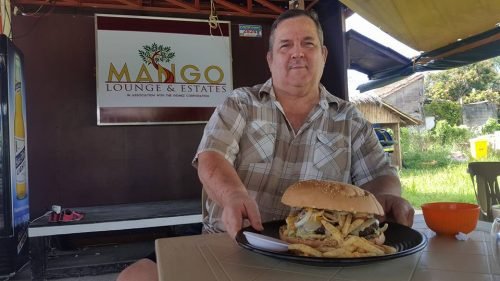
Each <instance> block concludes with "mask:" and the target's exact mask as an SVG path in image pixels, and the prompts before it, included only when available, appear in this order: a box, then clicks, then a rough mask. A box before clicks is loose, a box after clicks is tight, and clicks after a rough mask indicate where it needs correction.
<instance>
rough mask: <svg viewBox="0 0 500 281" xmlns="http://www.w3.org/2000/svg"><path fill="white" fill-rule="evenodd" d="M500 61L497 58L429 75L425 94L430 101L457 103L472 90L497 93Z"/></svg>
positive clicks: (499, 78) (499, 83) (499, 85)
mask: <svg viewBox="0 0 500 281" xmlns="http://www.w3.org/2000/svg"><path fill="white" fill-rule="evenodd" d="M499 68H500V60H499V59H498V58H494V59H490V60H485V61H482V62H478V63H474V64H469V65H466V66H462V67H457V68H453V69H450V70H446V71H440V72H437V73H431V74H429V75H427V77H426V81H425V92H426V95H427V97H429V98H430V99H432V100H448V101H459V100H460V99H461V98H464V97H467V96H469V95H470V94H471V93H472V92H473V90H475V91H478V92H481V91H486V90H492V91H493V92H496V93H497V94H500V93H499V87H500V82H499V81H500V74H499Z"/></svg>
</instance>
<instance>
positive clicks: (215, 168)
mask: <svg viewBox="0 0 500 281" xmlns="http://www.w3.org/2000/svg"><path fill="white" fill-rule="evenodd" d="M198 176H199V177H200V181H201V183H202V184H203V188H204V189H205V191H206V192H207V194H208V196H209V197H210V198H211V199H212V200H215V201H216V202H217V204H219V205H220V206H224V205H225V204H224V203H225V202H224V200H227V199H228V198H231V196H229V195H230V194H233V193H245V194H247V190H246V188H245V186H244V185H243V183H242V182H241V180H240V178H239V177H238V174H237V173H236V170H235V169H234V167H233V166H232V165H231V163H229V162H228V161H227V160H226V159H225V158H224V157H223V156H222V155H220V154H219V153H217V152H212V151H206V152H202V153H200V154H199V155H198Z"/></svg>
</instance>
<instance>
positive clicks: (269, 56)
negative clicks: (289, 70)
mask: <svg viewBox="0 0 500 281" xmlns="http://www.w3.org/2000/svg"><path fill="white" fill-rule="evenodd" d="M266 59H267V66H268V67H269V69H271V63H272V62H273V54H272V53H271V52H270V51H267V55H266Z"/></svg>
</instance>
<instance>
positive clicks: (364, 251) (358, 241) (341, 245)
mask: <svg viewBox="0 0 500 281" xmlns="http://www.w3.org/2000/svg"><path fill="white" fill-rule="evenodd" d="M352 219H353V217H352V216H351V215H347V216H346V218H345V220H344V221H343V225H342V226H340V225H339V226H334V225H333V224H332V223H330V222H328V221H326V220H321V224H322V225H323V226H324V227H325V230H326V235H327V237H326V238H325V240H326V242H328V241H331V242H334V243H325V244H331V245H336V246H321V247H318V248H313V247H310V246H308V245H305V244H290V245H289V246H288V249H289V250H290V251H292V252H294V253H297V254H298V255H302V256H311V257H327V258H355V257H371V256H381V255H387V254H394V253H396V252H397V250H396V249H395V248H394V247H391V246H388V245H377V244H375V243H373V242H371V241H369V240H367V239H365V238H362V237H359V236H355V235H350V231H349V230H351V231H352V229H355V228H357V227H359V226H360V225H361V224H362V223H363V220H362V219H355V220H354V221H352V222H351V220H352ZM358 221H360V222H358ZM385 228H387V227H386V226H385ZM384 230H385V229H384Z"/></svg>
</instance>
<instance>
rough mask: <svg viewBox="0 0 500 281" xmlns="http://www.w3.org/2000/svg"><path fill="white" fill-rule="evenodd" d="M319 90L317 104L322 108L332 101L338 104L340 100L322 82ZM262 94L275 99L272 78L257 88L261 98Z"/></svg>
mask: <svg viewBox="0 0 500 281" xmlns="http://www.w3.org/2000/svg"><path fill="white" fill-rule="evenodd" d="M319 90H320V101H319V105H320V106H321V108H322V109H324V110H327V109H328V108H329V106H330V104H332V103H334V104H336V105H337V106H338V105H339V101H340V100H341V99H340V98H338V97H336V96H334V95H332V94H330V92H328V90H326V88H325V86H323V84H321V83H320V84H319ZM264 95H269V96H270V97H272V98H273V99H274V100H276V96H275V94H274V91H273V79H272V78H269V79H268V80H267V81H266V82H265V83H264V84H262V86H261V87H260V90H259V97H260V98H262V97H263V96H264Z"/></svg>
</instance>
